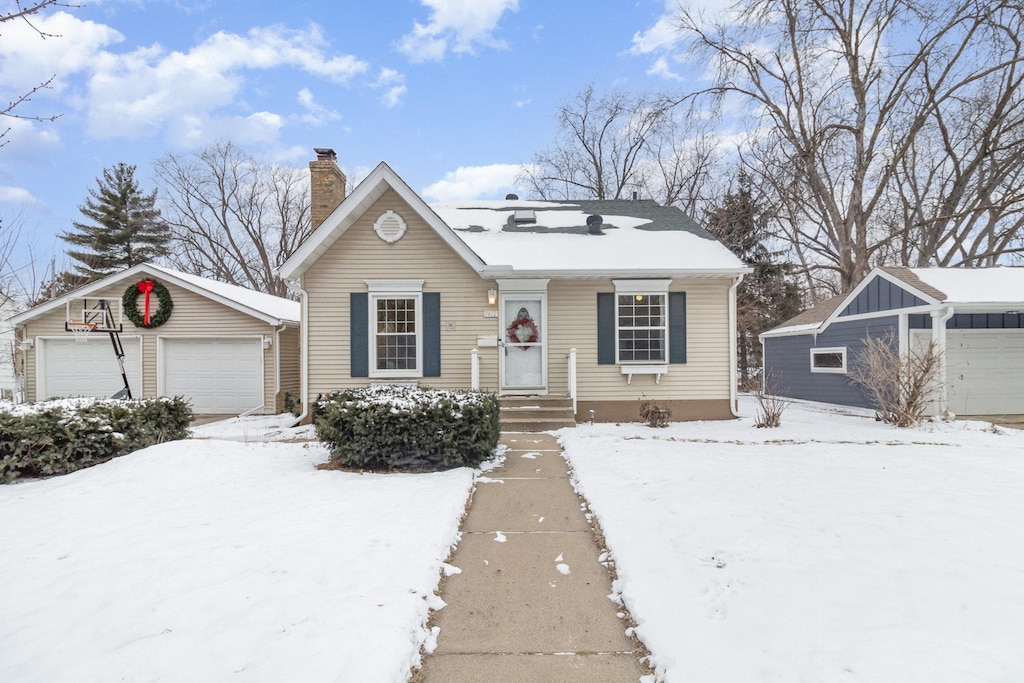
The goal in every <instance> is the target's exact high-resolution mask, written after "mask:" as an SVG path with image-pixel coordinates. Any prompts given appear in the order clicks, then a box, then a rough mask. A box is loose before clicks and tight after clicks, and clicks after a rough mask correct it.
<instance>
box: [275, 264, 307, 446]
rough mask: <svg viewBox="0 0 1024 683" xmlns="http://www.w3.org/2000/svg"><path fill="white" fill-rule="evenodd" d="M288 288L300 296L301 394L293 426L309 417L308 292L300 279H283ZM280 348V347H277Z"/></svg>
mask: <svg viewBox="0 0 1024 683" xmlns="http://www.w3.org/2000/svg"><path fill="white" fill-rule="evenodd" d="M284 284H285V286H286V287H288V289H290V290H291V291H293V292H295V293H297V294H298V295H299V297H300V299H299V301H300V304H301V307H302V308H301V312H300V314H299V320H300V321H301V322H300V323H299V330H300V333H299V392H300V393H301V394H302V413H300V414H299V416H298V417H297V418H296V419H295V423H294V424H292V426H293V427H297V426H298V425H300V424H302V423H303V422H305V421H306V419H308V418H309V415H310V410H309V408H310V406H309V294H308V293H306V290H304V289H303V288H302V285H301V281H300V280H285V281H284ZM278 348H280V347H278Z"/></svg>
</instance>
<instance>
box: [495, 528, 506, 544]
mask: <svg viewBox="0 0 1024 683" xmlns="http://www.w3.org/2000/svg"><path fill="white" fill-rule="evenodd" d="M494 540H495V541H497V542H498V543H504V542H505V541H507V540H508V539H507V538H505V534H503V533H501V532H500V531H495V532H494Z"/></svg>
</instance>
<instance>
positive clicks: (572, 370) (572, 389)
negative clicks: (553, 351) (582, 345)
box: [569, 349, 576, 415]
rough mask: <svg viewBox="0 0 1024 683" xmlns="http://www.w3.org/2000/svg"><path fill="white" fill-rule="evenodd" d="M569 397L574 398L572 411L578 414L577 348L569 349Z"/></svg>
mask: <svg viewBox="0 0 1024 683" xmlns="http://www.w3.org/2000/svg"><path fill="white" fill-rule="evenodd" d="M569 398H571V399H572V412H573V414H574V415H575V414H576V349H569Z"/></svg>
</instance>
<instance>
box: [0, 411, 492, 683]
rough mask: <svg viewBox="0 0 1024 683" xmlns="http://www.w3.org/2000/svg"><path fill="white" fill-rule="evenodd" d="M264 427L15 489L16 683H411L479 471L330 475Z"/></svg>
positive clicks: (8, 538) (6, 634)
mask: <svg viewBox="0 0 1024 683" xmlns="http://www.w3.org/2000/svg"><path fill="white" fill-rule="evenodd" d="M263 422H268V421H267V420H265V419H264V420H263V421H262V422H261V421H260V420H249V421H241V422H239V423H237V424H235V425H234V426H233V427H232V426H225V425H223V424H222V425H214V426H210V427H208V428H205V429H198V430H196V431H197V433H203V432H205V433H208V434H217V435H219V436H220V437H222V438H233V439H236V440H235V441H225V440H193V441H180V442H174V443H168V444H163V445H161V446H156V447H153V448H148V449H145V450H142V451H139V452H136V453H133V454H131V455H127V456H124V457H121V458H118V459H115V460H113V461H111V462H108V463H105V464H103V465H99V466H97V467H93V468H91V469H87V470H82V471H79V472H76V473H73V474H69V475H66V476H63V477H56V478H53V479H49V480H45V481H30V482H23V483H18V484H14V485H10V486H2V487H0V681H12V682H13V681H18V682H19V683H20V682H25V681H40V682H44V681H45V682H47V683H50V682H57V681H69V682H70V681H74V682H76V683H80V682H94V681H95V682H99V681H122V680H123V681H224V680H239V681H274V682H276V681H303V682H306V681H309V682H315V681H381V682H384V683H390V682H396V683H397V682H404V681H405V680H406V679H407V677H408V672H409V669H410V667H411V666H412V665H413V664H414V663H416V662H418V660H419V654H418V653H419V647H420V644H421V642H422V641H423V639H424V638H425V637H426V630H425V628H424V622H425V619H426V617H427V613H428V608H429V607H430V606H431V605H433V604H434V603H435V601H436V600H437V599H436V598H435V597H434V596H433V591H434V589H435V588H436V585H437V581H438V570H439V567H440V566H441V563H442V562H443V561H444V559H445V558H446V557H447V555H448V552H449V549H450V546H451V545H452V544H453V543H454V542H455V541H456V539H457V534H458V531H457V528H458V521H459V518H460V516H461V514H462V512H463V509H464V506H465V502H466V498H467V495H468V492H469V488H470V486H471V485H472V477H473V473H472V471H471V470H469V469H465V468H463V469H458V470H452V471H449V472H444V473H439V474H425V475H359V474H352V473H344V472H337V471H317V470H316V469H315V466H316V464H317V463H319V462H323V461H324V460H326V457H327V455H326V451H324V450H323V449H322V447H320V446H319V445H318V444H303V443H257V442H255V441H256V440H257V439H261V438H284V437H285V436H287V434H286V433H285V432H286V431H287V430H284V428H283V426H282V425H280V424H276V423H273V421H272V420H271V421H269V422H268V424H263ZM269 432H274V433H273V434H271V433H269ZM278 432H280V433H278ZM247 441H248V443H247Z"/></svg>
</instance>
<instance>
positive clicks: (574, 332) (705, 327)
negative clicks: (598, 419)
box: [548, 278, 732, 401]
mask: <svg viewBox="0 0 1024 683" xmlns="http://www.w3.org/2000/svg"><path fill="white" fill-rule="evenodd" d="M731 284H732V280H709V279H696V278H694V279H677V280H674V281H673V282H672V284H671V285H670V287H669V291H672V292H686V363H685V364H676V363H673V364H671V365H669V371H668V374H667V375H663V376H662V378H661V382H660V383H655V377H654V376H653V375H634V377H633V381H632V383H631V384H627V383H626V376H625V375H623V374H622V373H621V371H620V366H619V365H598V364H597V294H598V292H614V291H615V286H614V285H613V284H612V281H611V280H610V279H609V280H553V281H552V282H551V283H549V284H548V320H549V321H550V330H549V336H548V351H549V354H550V355H549V356H548V388H549V392H550V393H552V394H566V393H567V392H568V359H567V356H568V354H569V349H570V348H573V347H575V348H576V370H577V372H576V376H577V391H578V395H579V396H580V398H581V399H585V400H589V401H602V400H633V399H639V398H640V397H641V396H643V397H646V398H651V399H666V400H667V399H671V400H688V399H703V400H708V399H728V398H729V343H730V339H729V287H730V285H731Z"/></svg>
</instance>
